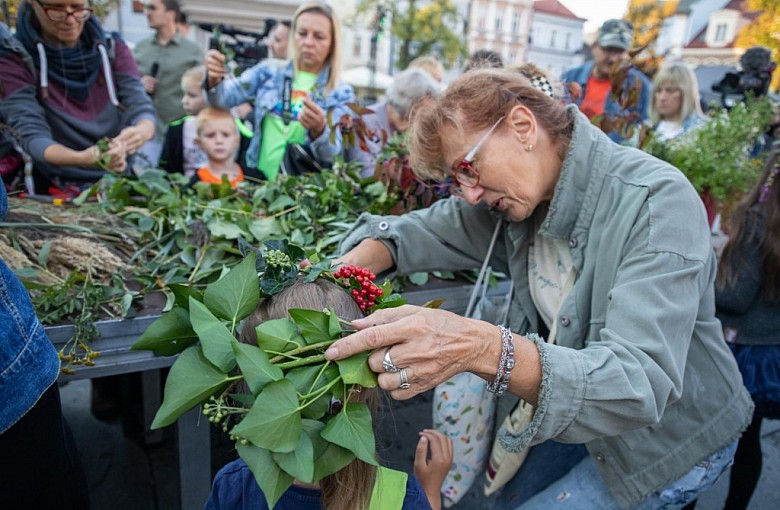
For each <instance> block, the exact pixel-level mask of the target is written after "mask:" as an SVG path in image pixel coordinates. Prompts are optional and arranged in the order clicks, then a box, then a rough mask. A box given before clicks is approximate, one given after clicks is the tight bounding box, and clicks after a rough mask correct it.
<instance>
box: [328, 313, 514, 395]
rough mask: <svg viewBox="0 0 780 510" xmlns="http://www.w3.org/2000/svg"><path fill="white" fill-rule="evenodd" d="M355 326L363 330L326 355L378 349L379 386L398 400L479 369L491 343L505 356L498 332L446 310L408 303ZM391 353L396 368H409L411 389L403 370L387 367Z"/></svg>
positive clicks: (374, 359) (374, 362)
mask: <svg viewBox="0 0 780 510" xmlns="http://www.w3.org/2000/svg"><path fill="white" fill-rule="evenodd" d="M352 325H353V326H355V327H356V328H357V329H358V330H361V331H358V332H357V333H354V334H352V335H349V336H347V337H345V338H342V339H341V340H338V341H337V342H335V343H334V344H333V345H332V346H331V347H330V348H329V349H328V351H327V352H326V353H325V357H326V358H328V359H331V360H332V359H344V358H347V357H349V356H352V355H354V354H357V353H359V352H363V351H369V350H374V352H373V353H372V354H371V356H369V358H368V365H369V367H371V370H373V371H374V372H377V373H378V374H379V377H378V380H379V386H380V387H381V388H383V389H385V390H387V391H389V392H390V395H391V396H392V397H393V398H395V399H398V400H404V399H408V398H411V397H413V396H415V395H417V394H419V393H422V392H424V391H427V390H429V389H431V388H433V387H434V386H436V385H438V384H439V383H442V382H444V381H446V380H447V379H449V378H451V377H452V376H453V375H455V374H458V373H460V372H466V371H469V370H473V369H474V368H475V367H476V360H478V359H480V358H487V357H489V356H490V355H489V354H488V352H487V351H488V349H489V346H490V345H491V344H494V345H497V346H498V351H499V352H500V345H501V341H500V338H501V334H500V332H499V330H498V328H496V327H495V326H492V325H491V324H488V323H487V322H482V321H477V320H473V319H467V318H464V317H461V316H459V315H456V314H454V313H452V312H448V311H445V310H435V309H431V308H422V307H419V306H411V305H404V306H401V307H398V308H389V309H385V310H378V311H376V312H375V313H373V314H371V315H370V316H368V317H366V318H363V319H359V320H356V321H353V322H352ZM491 340H492V341H491ZM388 350H389V357H390V360H391V362H392V364H393V365H395V366H396V367H398V368H399V369H405V372H404V375H405V376H406V379H407V381H408V383H409V387H408V388H407V389H401V383H402V382H403V381H402V379H401V378H402V374H401V372H392V371H390V372H388V371H386V370H385V369H384V368H383V364H382V362H383V360H385V354H386V353H387V352H388ZM497 364H498V360H497V358H496V365H497Z"/></svg>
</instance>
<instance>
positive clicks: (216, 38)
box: [198, 19, 276, 74]
mask: <svg viewBox="0 0 780 510" xmlns="http://www.w3.org/2000/svg"><path fill="white" fill-rule="evenodd" d="M274 26H276V20H273V19H266V20H265V26H264V28H263V32H262V33H258V32H250V31H248V30H241V29H238V28H235V27H233V26H231V25H222V24H213V23H200V24H198V27H200V28H201V29H202V30H205V31H207V32H212V34H214V35H212V37H211V39H210V40H209V48H210V49H216V50H219V51H222V52H223V53H224V52H226V51H227V50H229V51H230V52H231V53H232V55H231V56H232V58H233V60H234V61H235V65H236V72H237V73H238V74H240V73H241V72H243V71H244V70H245V69H248V68H250V67H252V66H253V65H255V64H257V63H258V62H260V61H261V60H264V59H266V58H268V45H266V44H265V42H263V41H264V40H265V38H266V37H267V36H268V33H269V32H270V31H271V29H273V27H274Z"/></svg>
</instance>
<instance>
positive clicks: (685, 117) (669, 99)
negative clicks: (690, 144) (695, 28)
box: [650, 62, 707, 140]
mask: <svg viewBox="0 0 780 510" xmlns="http://www.w3.org/2000/svg"><path fill="white" fill-rule="evenodd" d="M706 120H707V118H706V117H705V116H704V112H702V110H701V100H700V99H699V82H698V80H696V75H695V74H694V73H693V71H692V70H691V68H690V67H688V66H687V65H686V64H684V63H682V62H678V63H674V64H670V65H667V66H664V67H662V68H661V70H660V71H658V74H656V75H655V79H653V100H652V102H651V103H650V122H651V123H652V126H653V131H654V132H655V134H656V136H657V137H659V138H660V139H661V140H668V139H670V138H676V137H678V136H680V135H681V134H683V133H685V132H687V131H690V130H691V129H693V128H695V127H696V126H700V125H702V124H703V123H704V122H706Z"/></svg>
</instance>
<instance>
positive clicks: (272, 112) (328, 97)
mask: <svg viewBox="0 0 780 510" xmlns="http://www.w3.org/2000/svg"><path fill="white" fill-rule="evenodd" d="M292 34H293V35H292V42H293V44H292V45H291V46H290V58H291V61H289V62H288V61H278V60H266V61H263V62H261V63H259V64H257V65H255V66H253V67H251V68H249V69H247V70H246V71H244V72H243V73H242V74H241V76H240V77H238V78H229V77H226V71H225V56H224V55H223V54H222V53H220V52H219V51H218V50H209V51H208V52H207V53H206V72H207V77H206V87H207V92H208V100H209V103H210V104H211V105H213V106H217V107H219V108H222V109H230V108H231V107H233V106H237V105H239V104H242V103H246V102H247V101H254V104H255V125H254V133H255V136H254V138H253V139H252V141H251V142H250V144H249V148H248V149H247V156H246V161H245V162H243V161H242V162H241V163H242V164H243V163H246V168H255V167H256V168H258V169H259V170H260V171H261V172H262V173H263V174H264V175H265V177H266V178H268V179H269V180H273V179H275V178H276V175H277V174H278V173H279V171H280V167H281V165H282V162H283V160H284V158H285V152H286V151H287V147H288V145H291V144H297V145H303V146H304V147H305V148H306V149H308V152H310V156H311V157H312V158H313V159H314V160H315V161H316V162H317V163H318V164H319V165H323V166H328V165H330V163H331V162H332V161H333V158H334V157H335V156H336V155H338V154H341V152H342V148H343V145H342V136H341V131H340V130H336V132H335V133H334V134H333V136H332V135H331V127H330V126H329V125H328V122H327V119H328V116H329V115H331V116H332V118H333V119H334V122H335V121H338V120H339V119H340V118H341V116H342V115H343V114H348V113H349V110H348V108H347V107H346V103H349V102H351V101H354V97H355V95H354V92H353V90H352V87H350V86H349V85H347V84H344V83H342V82H341V81H340V80H339V74H340V71H341V23H340V22H339V19H338V17H337V16H336V14H335V13H334V12H333V10H332V9H331V8H330V7H329V6H328V5H326V4H323V3H320V2H308V3H305V4H303V5H301V6H300V7H298V10H297V11H296V12H295V16H294V17H293V21H292ZM286 171H288V172H291V173H292V172H294V170H293V169H289V168H288V169H286Z"/></svg>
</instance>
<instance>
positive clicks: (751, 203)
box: [717, 147, 780, 300]
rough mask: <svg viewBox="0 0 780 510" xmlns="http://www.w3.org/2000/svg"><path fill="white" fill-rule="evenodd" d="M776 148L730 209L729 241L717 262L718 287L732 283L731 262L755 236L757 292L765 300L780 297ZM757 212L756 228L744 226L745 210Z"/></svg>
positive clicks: (734, 276)
mask: <svg viewBox="0 0 780 510" xmlns="http://www.w3.org/2000/svg"><path fill="white" fill-rule="evenodd" d="M778 156H780V148H778V147H775V149H774V151H773V152H772V155H771V156H770V157H769V159H768V160H767V162H766V166H765V167H764V171H763V173H762V175H761V178H760V179H759V181H758V184H756V185H755V186H754V187H753V189H752V190H751V191H750V193H748V194H747V195H746V196H745V198H744V199H742V201H740V202H739V204H738V205H737V206H736V208H735V209H734V213H733V214H732V216H731V221H730V225H731V229H730V231H729V241H728V243H727V244H726V246H725V248H724V249H723V255H722V256H721V260H720V265H719V266H718V279H717V285H718V288H726V287H731V286H733V285H734V284H735V283H736V281H737V279H738V278H739V274H737V272H735V271H733V270H732V265H738V264H740V261H739V260H736V258H737V254H738V253H739V247H740V246H741V245H742V244H743V243H749V242H755V240H756V237H757V236H758V237H759V239H758V242H759V249H760V251H761V278H762V282H761V293H762V296H763V297H764V298H765V299H767V300H775V299H779V298H780V175H778V173H780V158H779V157H778ZM753 212H756V213H757V214H758V215H759V216H760V219H761V221H760V224H761V225H762V227H761V230H760V231H756V229H755V228H754V229H751V231H750V232H748V231H747V229H746V220H747V217H748V214H749V213H750V214H752V213H753Z"/></svg>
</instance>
